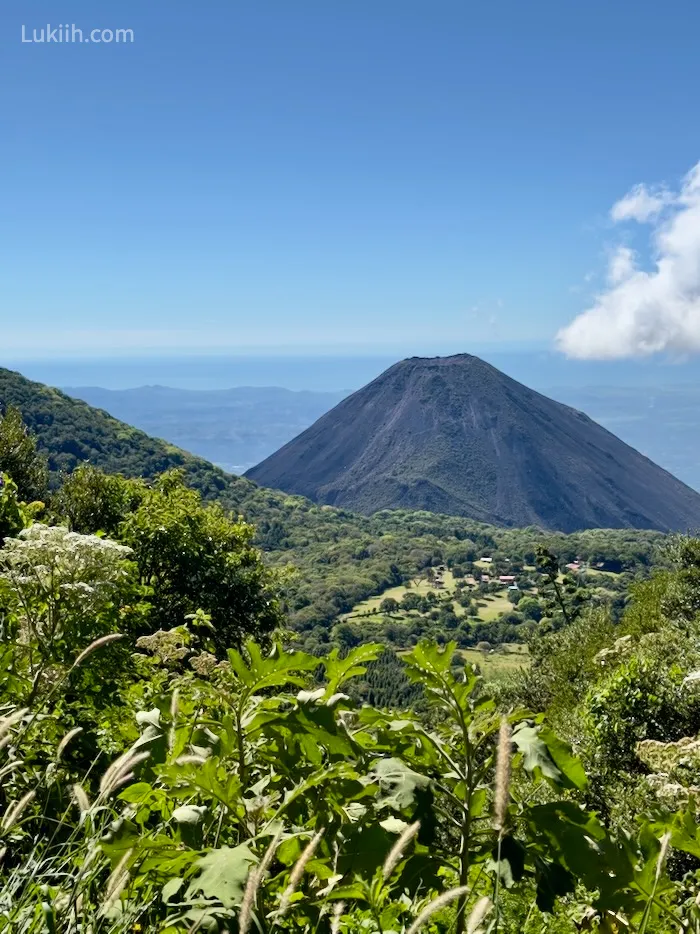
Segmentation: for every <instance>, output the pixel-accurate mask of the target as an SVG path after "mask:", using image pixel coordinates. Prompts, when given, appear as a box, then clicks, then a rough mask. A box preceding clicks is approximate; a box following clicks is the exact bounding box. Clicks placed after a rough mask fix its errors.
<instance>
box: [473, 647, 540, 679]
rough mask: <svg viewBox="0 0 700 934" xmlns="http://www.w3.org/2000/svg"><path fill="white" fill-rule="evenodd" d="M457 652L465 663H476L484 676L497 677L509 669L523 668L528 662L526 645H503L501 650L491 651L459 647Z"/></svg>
mask: <svg viewBox="0 0 700 934" xmlns="http://www.w3.org/2000/svg"><path fill="white" fill-rule="evenodd" d="M459 654H460V655H461V656H462V658H463V659H464V661H465V662H466V663H467V664H470V665H478V666H479V668H480V670H481V673H482V675H483V676H484V677H485V678H499V677H502V676H503V675H505V674H507V673H508V672H509V671H517V669H518V668H525V667H527V665H529V663H530V656H529V654H528V650H527V646H526V645H504V646H502V651H496V650H494V651H491V652H482V651H481V650H480V649H460V650H459Z"/></svg>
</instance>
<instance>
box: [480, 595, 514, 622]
mask: <svg viewBox="0 0 700 934" xmlns="http://www.w3.org/2000/svg"><path fill="white" fill-rule="evenodd" d="M506 594H507V591H505V592H503V593H497V594H487V595H486V596H483V597H480V598H479V599H478V601H477V606H478V607H479V619H481V620H483V621H484V622H485V623H491V622H493V621H494V620H495V619H498V618H499V616H503V614H504V613H507V612H508V611H509V610H512V609H513V604H512V603H511V602H510V600H509V599H508V597H507V595H506Z"/></svg>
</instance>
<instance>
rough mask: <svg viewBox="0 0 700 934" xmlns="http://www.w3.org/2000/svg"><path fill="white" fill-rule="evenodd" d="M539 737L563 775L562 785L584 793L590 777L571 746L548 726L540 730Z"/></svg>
mask: <svg viewBox="0 0 700 934" xmlns="http://www.w3.org/2000/svg"><path fill="white" fill-rule="evenodd" d="M539 736H540V739H541V740H542V742H543V743H544V744H545V746H546V747H547V749H548V751H549V754H550V756H551V757H552V761H553V762H554V764H555V765H556V766H557V768H558V769H559V772H560V773H561V780H560V784H561V785H563V786H564V787H565V788H567V787H568V788H578V790H579V791H583V790H584V788H585V787H586V786H587V784H588V777H587V776H586V772H585V770H584V768H583V765H582V764H581V761H580V760H579V759H577V758H576V756H575V755H574V754H573V753H572V751H571V746H569V744H568V743H565V742H564V740H563V739H559V737H558V736H557V735H556V733H555V732H554V731H553V730H550V728H549V727H548V726H541V727H540V728H539Z"/></svg>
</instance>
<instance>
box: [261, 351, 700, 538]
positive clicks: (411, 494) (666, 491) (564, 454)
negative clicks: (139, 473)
mask: <svg viewBox="0 0 700 934" xmlns="http://www.w3.org/2000/svg"><path fill="white" fill-rule="evenodd" d="M246 476H247V477H248V478H249V479H251V480H254V481H255V482H256V483H259V484H261V485H262V486H266V487H273V488H276V489H280V490H283V491H285V492H287V493H294V494H300V495H302V496H305V497H308V498H309V499H311V500H313V501H314V502H316V503H320V504H329V505H333V506H336V507H340V508H344V509H348V510H351V511H355V512H361V513H367V514H369V513H374V512H377V511H379V510H383V509H409V510H427V511H430V512H438V513H444V514H447V515H455V516H468V517H470V518H473V519H477V520H480V521H483V522H488V523H493V524H496V525H503V526H519V527H522V526H530V525H535V526H539V527H541V528H545V529H556V530H559V531H562V532H571V531H575V530H578V529H586V528H639V529H660V530H664V531H668V530H683V531H686V530H689V529H693V528H697V527H700V495H699V494H698V493H696V492H695V491H694V490H692V489H691V488H690V487H688V486H686V485H685V484H684V483H681V481H680V480H677V479H676V478H675V477H674V476H672V475H671V474H670V473H668V472H667V471H666V470H663V469H662V468H661V467H659V466H657V465H656V464H654V463H653V462H652V461H650V460H649V459H648V458H646V457H644V456H643V455H642V454H640V453H639V452H638V451H636V450H634V448H631V447H629V445H626V444H625V443H624V442H622V441H620V439H619V438H616V437H615V435H613V434H611V433H610V432H609V431H607V430H606V429H605V428H603V427H602V426H600V425H598V424H597V423H596V422H594V421H593V420H592V419H590V418H589V417H588V416H587V415H585V414H584V413H583V412H579V411H577V410H576V409H572V408H570V407H568V406H566V405H562V404H561V403H559V402H555V401H554V400H552V399H549V398H547V397H546V396H543V395H541V394H540V393H537V392H535V391H534V390H532V389H528V388H527V387H526V386H524V385H522V384H521V383H518V382H516V381H515V380H513V379H511V378H510V377H508V376H506V375H505V374H504V373H502V372H500V371H499V370H497V369H496V368H495V367H493V366H491V365H490V364H488V363H486V362H484V361H483V360H480V359H479V358H478V357H474V356H471V355H469V354H458V355H455V356H450V357H428V358H424V357H412V358H410V359H408V360H403V361H401V362H400V363H397V364H395V365H394V366H392V367H390V368H389V369H388V370H386V371H385V372H384V373H382V374H381V376H379V377H377V378H376V379H375V380H373V381H372V382H371V383H369V384H368V385H367V386H365V387H363V388H362V389H360V390H359V391H358V392H355V393H353V395H351V396H349V397H348V398H346V399H344V400H343V401H342V402H340V403H339V404H338V405H336V406H335V407H334V408H333V409H331V410H330V411H329V412H327V413H326V414H325V415H323V416H322V417H321V418H319V419H318V421H316V422H315V423H314V424H313V425H311V427H310V428H307V429H306V430H305V431H303V432H302V433H301V434H300V435H298V436H297V437H296V438H294V439H293V440H292V441H290V442H289V443H288V444H285V445H284V447H282V448H280V449H279V450H278V451H277V452H276V453H274V454H272V455H271V456H270V457H268V458H266V460H264V461H262V462H261V463H260V464H258V465H257V466H255V467H253V468H252V469H251V470H249V471H248V472H247V474H246Z"/></svg>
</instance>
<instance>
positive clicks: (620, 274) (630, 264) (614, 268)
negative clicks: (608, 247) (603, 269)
mask: <svg viewBox="0 0 700 934" xmlns="http://www.w3.org/2000/svg"><path fill="white" fill-rule="evenodd" d="M635 268H636V263H635V254H634V250H631V249H630V248H629V247H628V246H619V247H618V248H617V249H616V250H615V252H614V253H613V255H612V256H611V257H610V263H609V265H608V282H609V283H610V284H611V285H617V284H618V283H619V282H624V281H625V279H629V278H630V277H631V275H632V273H633V272H634V271H635Z"/></svg>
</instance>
